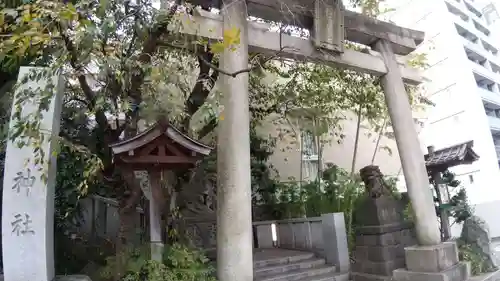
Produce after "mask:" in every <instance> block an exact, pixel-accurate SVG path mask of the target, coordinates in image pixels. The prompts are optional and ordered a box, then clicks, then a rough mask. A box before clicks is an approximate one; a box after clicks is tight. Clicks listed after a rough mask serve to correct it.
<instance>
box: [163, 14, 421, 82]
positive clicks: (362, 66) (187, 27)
mask: <svg viewBox="0 0 500 281" xmlns="http://www.w3.org/2000/svg"><path fill="white" fill-rule="evenodd" d="M180 17H181V18H180V22H181V23H182V24H181V25H182V26H181V27H180V28H179V26H178V25H177V26H171V27H170V29H172V30H174V29H175V30H178V31H180V33H181V34H183V35H189V36H197V37H202V38H206V39H209V40H221V39H222V33H223V23H222V17H221V16H220V15H217V14H214V13H210V12H207V11H204V10H199V9H197V10H196V12H195V13H194V15H192V16H189V15H185V14H181V15H180ZM269 27H270V26H269V25H268V24H265V23H257V22H253V21H249V22H248V37H249V51H250V52H255V53H262V54H264V55H270V56H273V55H277V54H278V55H279V56H280V57H285V58H290V59H295V60H307V61H313V62H321V63H326V64H329V65H333V66H336V67H341V68H345V69H352V70H355V71H359V72H362V73H369V74H372V75H375V76H382V75H384V74H386V73H387V68H386V66H385V64H384V62H383V60H382V58H381V57H380V54H379V53H377V52H375V51H370V52H368V53H365V52H359V51H355V50H350V49H346V50H345V52H344V53H342V54H334V53H329V52H326V51H323V50H318V49H316V48H315V47H314V46H313V44H312V42H311V41H310V40H309V39H305V38H300V37H296V36H291V35H286V34H283V33H281V34H280V33H278V32H272V31H269ZM185 39H186V38H184V37H183V38H182V39H181V40H183V41H184V42H192V41H186V40H185ZM169 41H170V40H169ZM399 63H400V70H401V75H402V77H403V80H404V81H405V83H408V84H413V85H415V84H420V83H421V82H422V76H421V75H420V71H418V70H417V69H414V68H411V67H408V66H406V65H405V62H404V61H403V60H402V59H401V58H399Z"/></svg>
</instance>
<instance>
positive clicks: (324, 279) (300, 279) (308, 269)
mask: <svg viewBox="0 0 500 281" xmlns="http://www.w3.org/2000/svg"><path fill="white" fill-rule="evenodd" d="M348 276H349V274H348V273H344V274H339V273H337V272H336V268H335V266H330V265H326V263H325V260H324V259H321V258H317V257H315V255H314V254H313V253H307V252H304V253H301V254H294V255H290V256H286V257H279V258H270V259H267V260H258V261H255V262H254V281H347V280H348Z"/></svg>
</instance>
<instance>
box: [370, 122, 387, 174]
mask: <svg viewBox="0 0 500 281" xmlns="http://www.w3.org/2000/svg"><path fill="white" fill-rule="evenodd" d="M386 126H387V117H385V118H384V122H383V123H382V127H381V128H380V131H379V133H378V137H377V143H376V144H375V150H374V151H373V156H372V165H373V163H375V156H377V152H378V147H379V145H380V140H381V139H382V136H383V135H384V131H385V127H386Z"/></svg>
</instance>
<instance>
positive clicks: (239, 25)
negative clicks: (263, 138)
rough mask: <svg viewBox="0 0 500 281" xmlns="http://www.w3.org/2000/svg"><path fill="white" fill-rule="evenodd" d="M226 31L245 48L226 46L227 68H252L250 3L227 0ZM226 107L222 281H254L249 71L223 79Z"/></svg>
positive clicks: (220, 194)
mask: <svg viewBox="0 0 500 281" xmlns="http://www.w3.org/2000/svg"><path fill="white" fill-rule="evenodd" d="M222 2H223V5H222V9H221V13H222V15H223V20H224V25H223V26H224V30H229V29H233V28H236V29H239V30H240V44H238V45H236V46H232V47H234V48H226V49H225V50H224V53H223V55H222V57H221V68H222V69H224V70H225V71H228V72H236V71H238V70H242V69H246V68H248V28H247V5H246V2H245V1H241V0H223V1H222ZM221 78H222V81H221V82H222V102H221V103H222V105H223V106H224V109H223V112H222V113H221V117H223V118H221V120H220V121H219V126H218V138H217V143H218V148H217V164H218V165H217V175H218V179H217V180H218V184H217V185H218V186H217V276H218V279H219V280H220V281H253V243H252V241H253V240H252V212H251V209H252V202H251V201H252V196H251V185H250V181H251V178H250V128H249V126H250V113H249V108H248V103H249V102H248V73H247V72H245V73H241V74H238V75H237V76H236V77H232V76H228V75H221Z"/></svg>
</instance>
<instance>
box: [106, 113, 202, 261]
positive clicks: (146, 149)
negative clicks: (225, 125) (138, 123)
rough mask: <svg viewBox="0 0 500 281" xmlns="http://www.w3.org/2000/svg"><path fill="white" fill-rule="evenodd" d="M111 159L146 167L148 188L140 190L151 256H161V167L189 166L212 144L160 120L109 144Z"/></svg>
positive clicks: (134, 167)
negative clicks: (145, 207) (146, 204)
mask: <svg viewBox="0 0 500 281" xmlns="http://www.w3.org/2000/svg"><path fill="white" fill-rule="evenodd" d="M110 147H111V149H112V151H113V161H115V163H116V164H117V165H118V166H119V167H121V168H124V169H127V170H130V172H131V173H134V171H140V170H145V171H147V172H148V175H149V182H150V190H143V191H144V193H145V195H146V197H147V198H148V199H149V224H150V241H151V257H152V259H155V260H161V258H162V253H163V250H162V249H163V245H164V241H163V234H164V232H165V229H164V227H163V226H162V222H161V214H162V211H163V210H161V209H162V208H161V207H160V206H162V205H163V204H162V203H163V202H162V201H161V200H164V196H163V190H162V188H163V187H162V171H165V170H184V169H189V168H192V167H193V166H194V165H195V164H196V162H197V161H199V160H201V159H203V157H205V156H207V155H209V154H210V152H211V151H212V147H210V146H207V145H205V144H202V143H200V142H197V141H195V140H193V139H192V138H190V137H188V136H186V135H185V134H183V133H182V132H180V131H179V130H178V129H176V128H175V127H174V126H172V125H171V124H170V123H168V122H167V121H159V122H157V123H156V124H154V125H153V126H151V127H149V128H148V129H147V130H145V131H143V132H142V133H140V134H138V135H136V136H135V137H133V138H130V139H127V140H124V141H121V142H118V143H115V144H112V145H111V146H110Z"/></svg>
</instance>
